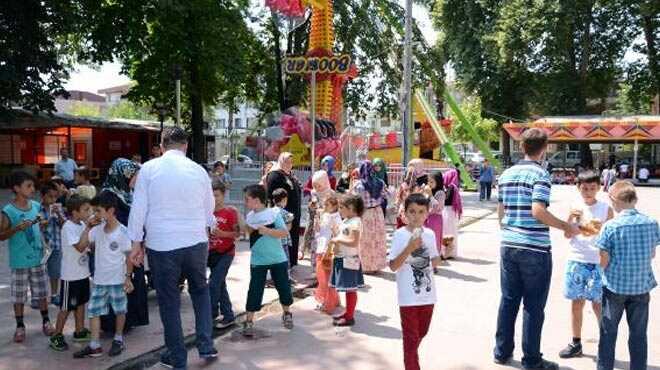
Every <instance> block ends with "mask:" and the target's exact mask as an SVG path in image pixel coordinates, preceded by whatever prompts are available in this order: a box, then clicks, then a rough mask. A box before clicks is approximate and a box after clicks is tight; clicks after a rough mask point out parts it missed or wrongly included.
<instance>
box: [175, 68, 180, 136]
mask: <svg viewBox="0 0 660 370" xmlns="http://www.w3.org/2000/svg"><path fill="white" fill-rule="evenodd" d="M174 81H175V91H174V94H175V95H176V124H177V125H180V124H181V65H179V64H176V65H174Z"/></svg>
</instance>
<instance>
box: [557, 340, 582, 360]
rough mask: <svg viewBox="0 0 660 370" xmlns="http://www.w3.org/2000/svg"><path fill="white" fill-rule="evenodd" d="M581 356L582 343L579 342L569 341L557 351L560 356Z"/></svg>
mask: <svg viewBox="0 0 660 370" xmlns="http://www.w3.org/2000/svg"><path fill="white" fill-rule="evenodd" d="M580 356H582V344H581V343H569V344H568V346H566V348H564V349H563V350H561V352H559V357H560V358H572V357H580Z"/></svg>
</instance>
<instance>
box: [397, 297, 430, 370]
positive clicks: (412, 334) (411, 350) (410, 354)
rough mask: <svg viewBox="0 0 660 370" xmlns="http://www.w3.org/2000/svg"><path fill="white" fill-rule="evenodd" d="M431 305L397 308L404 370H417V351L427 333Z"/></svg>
mask: <svg viewBox="0 0 660 370" xmlns="http://www.w3.org/2000/svg"><path fill="white" fill-rule="evenodd" d="M433 306H434V305H432V304H430V305H426V306H409V307H399V312H400V313H401V332H402V334H403V363H404V365H405V368H406V370H419V355H418V354H417V349H418V348H419V344H420V343H422V339H423V338H424V336H426V333H427V332H428V331H429V325H431V317H433Z"/></svg>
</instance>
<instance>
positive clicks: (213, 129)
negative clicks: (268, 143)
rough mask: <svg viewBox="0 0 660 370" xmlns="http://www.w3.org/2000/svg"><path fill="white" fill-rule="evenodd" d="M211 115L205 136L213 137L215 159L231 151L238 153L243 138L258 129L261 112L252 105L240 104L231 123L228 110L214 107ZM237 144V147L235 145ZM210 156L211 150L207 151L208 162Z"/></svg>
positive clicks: (243, 140)
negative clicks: (212, 115)
mask: <svg viewBox="0 0 660 370" xmlns="http://www.w3.org/2000/svg"><path fill="white" fill-rule="evenodd" d="M213 113H214V117H213V118H212V119H210V120H209V122H210V124H209V131H208V133H207V134H208V135H209V136H211V135H213V136H215V150H214V154H215V159H219V158H220V157H222V156H223V155H227V154H229V153H230V152H231V151H232V150H233V151H235V152H238V151H240V149H241V148H240V146H241V145H240V144H241V143H244V142H245V138H246V137H247V136H248V135H250V134H252V133H253V132H254V131H255V130H257V129H258V128H259V115H260V114H261V112H260V111H259V110H258V109H256V108H255V107H254V105H253V104H252V103H248V102H242V103H240V104H239V105H238V111H237V112H235V113H234V114H233V115H232V122H229V118H230V117H229V116H230V114H229V110H228V109H227V108H225V107H220V106H219V107H216V108H215V109H214V110H213ZM255 134H256V133H255ZM237 143H239V145H236V144H237ZM210 154H211V150H209V160H212V159H211V156H210ZM234 154H236V153H234Z"/></svg>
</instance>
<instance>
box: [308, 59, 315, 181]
mask: <svg viewBox="0 0 660 370" xmlns="http://www.w3.org/2000/svg"><path fill="white" fill-rule="evenodd" d="M316 72H317V71H316V70H313V71H312V81H311V82H312V83H311V85H312V86H311V89H312V98H311V100H312V104H311V107H310V110H309V115H310V118H311V121H312V122H311V124H312V155H311V156H310V157H312V163H311V168H312V175H314V165H315V164H316V163H315V162H316V157H315V153H314V151H315V150H316Z"/></svg>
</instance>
